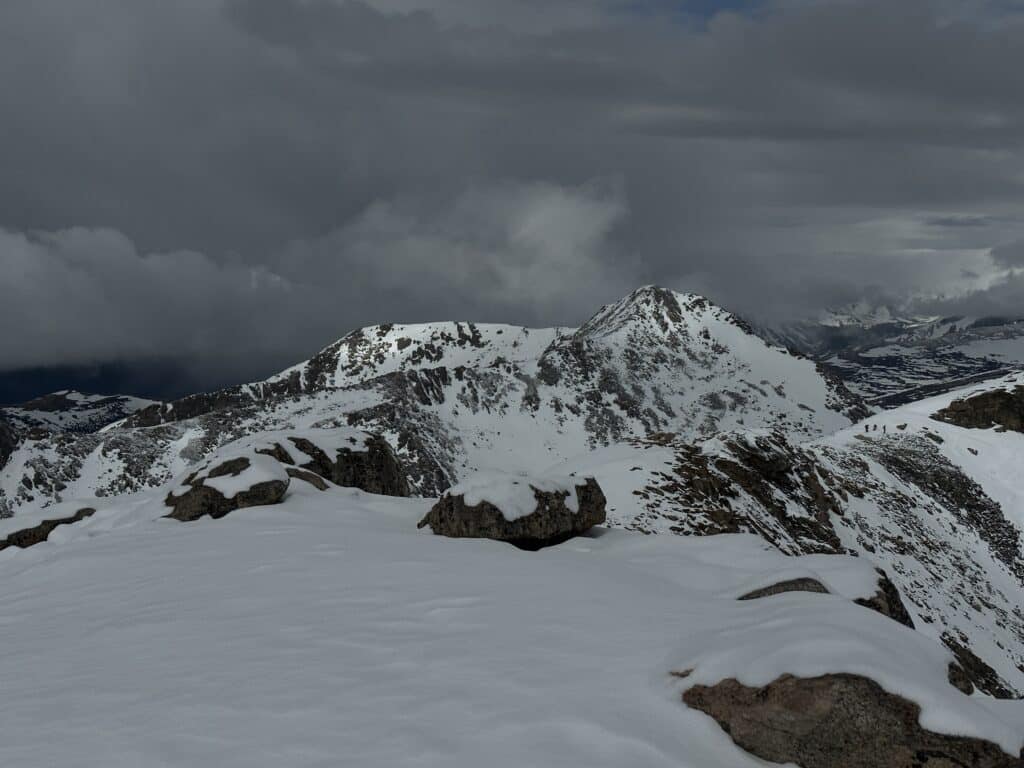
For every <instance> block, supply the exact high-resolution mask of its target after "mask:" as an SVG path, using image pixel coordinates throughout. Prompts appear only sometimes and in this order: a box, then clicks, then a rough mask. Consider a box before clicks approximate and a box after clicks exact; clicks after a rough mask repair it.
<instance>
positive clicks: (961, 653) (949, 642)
mask: <svg viewBox="0 0 1024 768" xmlns="http://www.w3.org/2000/svg"><path fill="white" fill-rule="evenodd" d="M942 642H943V643H944V644H945V646H946V647H947V648H949V650H951V651H952V652H953V655H954V656H956V663H955V664H950V669H949V681H950V682H951V683H953V685H955V686H956V687H957V688H959V689H960V690H961V691H963V692H964V693H967V694H971V693H973V692H974V689H975V688H977V689H978V690H979V691H981V692H982V693H985V694H988V695H989V696H991V697H993V698H996V699H1019V698H1021V697H1020V696H1019V695H1018V694H1017V692H1016V691H1014V690H1013V689H1012V688H1011V687H1010V686H1009V685H1008V684H1007V683H1006V681H1005V680H1003V679H1002V678H1001V677H1000V676H999V673H998V672H996V671H995V670H994V669H992V667H990V666H989V665H988V664H986V663H985V662H984V661H982V660H981V659H980V658H979V657H978V655H977V654H976V653H974V651H972V650H971V649H970V648H968V647H967V645H966V643H965V642H964V641H963V640H958V639H957V638H955V637H953V635H952V634H950V633H949V632H945V633H943V635H942Z"/></svg>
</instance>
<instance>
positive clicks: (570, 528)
mask: <svg viewBox="0 0 1024 768" xmlns="http://www.w3.org/2000/svg"><path fill="white" fill-rule="evenodd" d="M524 482H527V483H528V482H529V481H528V480H527V479H525V478H524ZM530 489H531V490H532V491H533V496H534V498H535V499H536V508H535V509H534V511H533V512H531V513H530V514H527V515H525V516H523V517H519V518H516V519H514V520H508V519H506V517H505V514H504V513H503V512H502V510H501V509H499V508H498V507H496V506H495V505H493V504H491V503H490V502H487V501H482V502H480V503H479V504H475V505H472V506H470V505H468V504H467V503H466V496H465V495H464V494H459V495H450V494H449V495H446V496H444V497H442V498H441V499H440V501H438V502H437V504H435V505H434V507H433V508H432V509H431V510H430V512H428V513H427V515H426V517H424V518H423V519H422V520H421V521H420V522H419V525H418V526H417V527H419V528H423V527H424V526H428V525H429V526H430V529H431V530H432V531H433V532H434V533H435V534H438V535H441V536H452V537H455V538H479V539H495V540H497V541H507V542H509V543H511V544H514V545H516V546H517V547H519V548H520V549H529V550H536V549H540V548H542V547H549V546H553V545H555V544H560V543H561V542H563V541H566V540H567V539H570V538H572V537H573V536H578V535H579V534H581V533H584V532H585V531H587V530H589V529H590V528H592V527H593V526H595V525H600V524H601V523H603V522H604V521H605V497H604V493H603V492H602V491H601V487H600V486H599V485H598V484H597V481H596V480H594V479H593V478H587V479H586V480H583V481H581V483H580V484H578V485H576V487H575V493H576V501H577V505H578V511H576V512H574V511H573V510H571V509H570V508H569V506H568V505H567V504H566V500H567V498H568V496H569V491H568V490H563V491H543V490H539V489H537V488H536V487H534V486H533V485H530Z"/></svg>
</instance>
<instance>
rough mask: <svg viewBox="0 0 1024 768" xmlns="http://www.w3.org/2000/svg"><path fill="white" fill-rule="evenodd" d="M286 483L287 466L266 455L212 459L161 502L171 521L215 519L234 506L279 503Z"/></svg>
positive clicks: (287, 478) (243, 506) (288, 479)
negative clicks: (165, 506) (170, 510)
mask: <svg viewBox="0 0 1024 768" xmlns="http://www.w3.org/2000/svg"><path fill="white" fill-rule="evenodd" d="M289 482H290V478H289V476H288V472H287V471H286V469H285V468H284V467H283V466H282V465H281V464H280V463H278V462H277V461H275V460H274V459H272V458H270V457H267V456H261V455H252V456H232V457H221V458H215V459H214V460H212V461H211V462H210V463H208V464H207V465H206V466H205V467H203V468H201V469H199V470H196V471H195V472H192V473H191V474H189V475H188V477H186V478H185V479H184V481H182V483H181V485H180V487H179V488H177V489H175V490H173V491H171V492H169V493H168V494H167V498H166V499H164V504H166V505H167V506H168V507H171V508H172V509H173V511H172V512H170V513H169V514H168V515H167V517H170V518H172V519H174V520H180V521H182V522H188V521H191V520H198V519H199V518H201V517H204V516H207V515H209V516H210V517H212V518H215V519H216V518H220V517H224V515H226V514H228V513H229V512H233V511H235V510H236V509H243V508H245V507H258V506H264V505H267V504H279V503H280V502H281V500H282V499H283V498H284V494H285V491H287V490H288V483H289Z"/></svg>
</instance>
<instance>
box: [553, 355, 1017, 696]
mask: <svg viewBox="0 0 1024 768" xmlns="http://www.w3.org/2000/svg"><path fill="white" fill-rule="evenodd" d="M1021 383H1024V375H1014V376H1011V377H1008V378H1007V379H1005V380H997V381H995V382H990V383H989V384H988V385H984V386H981V385H979V386H975V387H972V388H968V389H966V390H963V391H960V392H955V393H950V394H948V395H944V396H942V397H937V398H933V399H931V400H927V401H922V402H920V403H916V404H914V405H911V406H906V407H904V408H899V409H895V410H892V411H887V412H885V413H883V414H880V415H876V416H873V417H872V418H871V419H869V420H867V421H866V422H864V423H863V424H860V425H857V426H854V427H851V428H849V429H847V430H843V431H841V432H839V433H838V434H836V435H834V436H830V437H826V438H823V439H820V440H818V441H813V442H810V443H804V444H793V443H792V442H791V441H789V440H788V439H787V437H786V435H785V434H784V433H782V432H780V431H777V430H776V431H767V430H761V431H757V432H750V431H747V432H733V433H723V434H721V435H718V436H716V437H714V438H712V439H710V440H706V441H698V442H692V441H688V440H685V439H682V438H680V437H679V436H675V435H667V434H666V435H660V436H651V437H648V438H644V439H636V440H631V441H629V442H628V443H624V444H620V445H617V446H612V447H609V448H606V449H602V450H600V451H597V452H593V453H589V454H584V455H582V456H580V457H578V458H577V459H574V460H571V461H569V462H567V463H565V464H563V465H561V466H559V467H558V468H557V471H559V472H563V473H570V472H576V473H578V474H587V475H592V476H594V477H596V478H597V480H598V482H600V483H601V486H602V488H604V489H605V493H606V495H607V497H608V520H609V524H612V525H616V526H621V527H623V528H626V529H629V530H637V531H642V532H644V533H675V534H682V535H707V534H716V533H733V532H750V533H756V534H758V535H759V536H761V537H762V538H763V539H764V540H765V541H768V542H770V543H771V544H772V545H774V546H775V547H777V548H778V549H780V550H782V551H783V552H788V553H792V554H797V553H806V552H821V553H829V552H832V553H835V552H852V553H857V554H860V555H861V556H863V557H865V558H868V559H870V560H871V561H873V562H875V563H877V564H878V565H880V566H881V567H882V568H883V569H884V570H885V572H886V573H887V574H888V576H889V577H891V579H892V581H893V582H894V583H895V584H896V586H897V587H898V588H899V590H900V592H901V593H902V594H903V596H904V597H905V599H906V600H908V601H909V602H908V607H909V608H910V610H911V612H912V613H913V614H914V615H915V616H916V617H918V620H916V621H915V624H916V625H917V626H918V627H919V628H921V629H922V631H924V632H926V633H927V634H930V635H932V636H933V637H935V638H937V639H941V640H942V641H943V642H944V643H945V644H946V645H947V646H948V647H950V648H951V649H956V648H958V647H963V648H967V649H969V650H970V652H971V653H973V654H975V655H976V656H977V657H979V658H980V659H981V660H982V661H983V662H984V664H985V665H987V666H988V667H989V668H990V669H991V671H992V672H993V673H994V677H993V676H991V675H989V679H990V681H991V682H989V683H984V682H983V683H982V684H981V685H980V686H979V687H981V688H982V690H986V691H987V692H990V693H994V694H996V695H1007V694H1011V695H1013V694H1016V695H1020V694H1024V607H1022V606H1024V548H1022V543H1024V513H1022V511H1021V510H1024V484H1022V483H1021V482H1020V478H1019V465H1020V457H1021V456H1022V455H1024V434H1021V433H1017V432H1012V431H999V430H998V428H991V429H988V430H979V429H967V428H962V427H959V426H956V425H953V424H948V423H944V422H941V421H937V420H935V419H934V418H933V414H935V413H936V412H939V411H941V409H942V408H944V407H946V406H947V405H948V404H949V402H951V401H952V400H955V399H957V398H963V397H969V396H971V395H975V396H976V395H977V394H979V392H981V393H983V392H986V391H1006V390H1013V391H1015V387H1016V386H1017V385H1019V384H1021ZM985 674H988V673H985Z"/></svg>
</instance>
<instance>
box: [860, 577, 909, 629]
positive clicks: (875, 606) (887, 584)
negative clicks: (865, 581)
mask: <svg viewBox="0 0 1024 768" xmlns="http://www.w3.org/2000/svg"><path fill="white" fill-rule="evenodd" d="M875 570H876V571H878V591H877V592H876V593H875V594H874V596H873V597H870V598H868V597H861V598H858V599H857V600H854V602H855V603H857V605H863V606H864V607H865V608H870V609H871V610H873V611H878V612H879V613H880V614H882V615H883V616H888V617H889V618H890V619H893V620H894V621H898V622H899V623H900V624H903V625H904V626H907V627H910V628H911V629H913V628H914V620H913V619H912V618H910V613H909V612H908V611H907V607H906V606H905V605H903V600H902V599H901V598H900V591H899V590H898V589H896V585H895V584H893V583H892V581H891V580H890V579H889V577H888V576H887V575H886V573H885V571H883V570H882V569H881V568H876V569H875Z"/></svg>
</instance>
